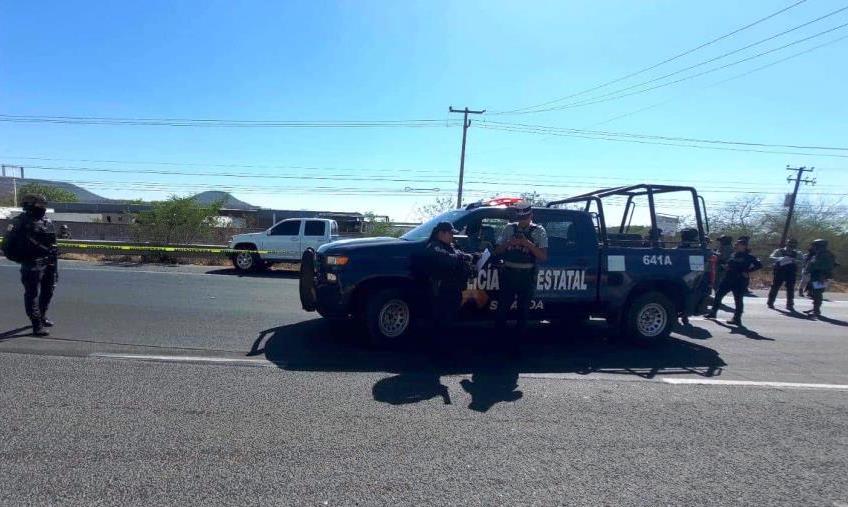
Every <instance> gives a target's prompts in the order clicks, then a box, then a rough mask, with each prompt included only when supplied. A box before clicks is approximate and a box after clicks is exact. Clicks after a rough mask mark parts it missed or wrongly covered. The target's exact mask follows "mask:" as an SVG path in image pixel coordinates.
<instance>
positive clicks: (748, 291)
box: [739, 236, 756, 296]
mask: <svg viewBox="0 0 848 507" xmlns="http://www.w3.org/2000/svg"><path fill="white" fill-rule="evenodd" d="M739 240H740V241H743V242H744V243H745V248H746V249H747V250H748V251H749V252H750V251H751V249H750V248H748V245H749V244H750V243H751V236H739ZM744 294H745V295H746V296H756V294H754V293H753V292H751V277H746V278H745V293H744Z"/></svg>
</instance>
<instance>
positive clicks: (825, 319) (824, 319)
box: [816, 315, 848, 326]
mask: <svg viewBox="0 0 848 507" xmlns="http://www.w3.org/2000/svg"><path fill="white" fill-rule="evenodd" d="M816 319H817V320H819V321H821V322H827V323H828V324H833V325H834V326H848V322H845V321H844V320H839V319H832V318H830V317H825V316H824V315H819V316H818V317H817V318H816Z"/></svg>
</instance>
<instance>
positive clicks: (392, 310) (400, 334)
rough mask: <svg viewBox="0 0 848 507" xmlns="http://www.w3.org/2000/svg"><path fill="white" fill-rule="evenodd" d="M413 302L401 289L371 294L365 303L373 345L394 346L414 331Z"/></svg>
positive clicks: (366, 319) (367, 323)
mask: <svg viewBox="0 0 848 507" xmlns="http://www.w3.org/2000/svg"><path fill="white" fill-rule="evenodd" d="M412 307H413V306H412V302H411V300H410V298H409V296H408V295H407V294H406V293H405V292H404V291H401V290H397V289H384V290H380V291H377V292H375V293H373V294H371V295H370V296H369V297H368V301H367V302H366V304H365V312H364V313H365V314H364V317H365V326H366V328H367V329H368V337H369V338H370V342H371V344H372V345H376V346H393V345H396V344H400V343H402V342H403V341H404V340H405V339H406V338H408V337H409V335H410V334H411V333H412V319H413V313H412Z"/></svg>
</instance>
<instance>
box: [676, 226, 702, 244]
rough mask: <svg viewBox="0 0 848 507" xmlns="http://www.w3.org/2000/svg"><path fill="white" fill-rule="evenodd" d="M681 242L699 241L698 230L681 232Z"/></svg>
mask: <svg viewBox="0 0 848 507" xmlns="http://www.w3.org/2000/svg"><path fill="white" fill-rule="evenodd" d="M680 240H681V241H686V242H689V243H692V242H694V241H698V229H683V230H682V231H680Z"/></svg>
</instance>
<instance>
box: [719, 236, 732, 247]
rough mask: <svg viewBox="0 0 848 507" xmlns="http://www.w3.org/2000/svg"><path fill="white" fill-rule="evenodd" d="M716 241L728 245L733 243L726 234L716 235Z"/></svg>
mask: <svg viewBox="0 0 848 507" xmlns="http://www.w3.org/2000/svg"><path fill="white" fill-rule="evenodd" d="M718 242H719V244H721V245H730V244H732V243H733V238H732V237H730V236H728V235H727V234H722V235H721V236H719V237H718Z"/></svg>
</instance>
